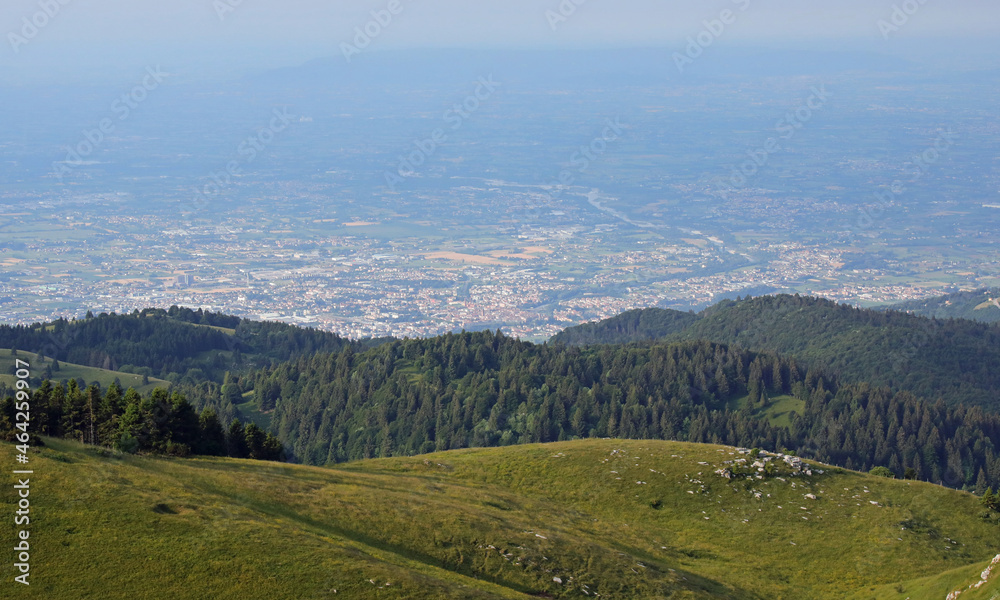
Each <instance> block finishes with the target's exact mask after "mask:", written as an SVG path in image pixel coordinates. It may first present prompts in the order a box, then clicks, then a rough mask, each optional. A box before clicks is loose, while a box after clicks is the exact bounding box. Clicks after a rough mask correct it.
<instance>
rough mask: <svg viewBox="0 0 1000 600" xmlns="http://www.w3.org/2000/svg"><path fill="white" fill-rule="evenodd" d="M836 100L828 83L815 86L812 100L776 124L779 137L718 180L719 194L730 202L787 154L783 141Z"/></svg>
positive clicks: (717, 188) (812, 90) (768, 142)
mask: <svg viewBox="0 0 1000 600" xmlns="http://www.w3.org/2000/svg"><path fill="white" fill-rule="evenodd" d="M832 96H833V94H832V93H831V92H830V91H829V90H827V89H826V84H825V83H821V84H819V86H813V88H812V89H811V90H810V94H809V97H807V98H806V99H805V101H803V102H802V105H801V106H799V107H798V108H796V109H795V110H793V111H789V112H788V114H786V115H785V116H784V117H782V118H781V119H780V120H778V122H777V123H775V125H774V131H775V133H777V134H778V135H777V136H776V137H771V138H768V139H767V141H766V142H764V145H763V146H761V147H760V148H758V149H756V150H747V155H748V156H749V158H748V159H747V160H746V161H744V162H743V163H742V164H740V165H739V166H738V167H735V166H734V167H733V169H732V173H731V174H730V176H729V178H728V179H727V178H724V177H723V178H719V179H716V180H715V185H716V190H715V191H716V193H717V194H719V195H720V196H721V197H722V199H723V200H729V193H730V190H732V189H734V188H736V189H739V188H742V187H744V186H746V185H747V183H748V182H749V181H750V179H751V178H752V177H754V176H756V175H757V174H758V173H759V172H760V170H761V169H763V168H764V167H766V166H767V164H768V163H769V162H770V160H771V156H772V155H774V154H776V153H778V152H781V151H782V150H784V147H783V146H782V145H781V141H780V140H784V141H786V142H787V141H791V140H792V139H794V138H795V136H796V135H797V134H798V132H799V131H800V130H801V129H803V128H804V127H805V126H806V124H808V123H809V122H810V121H812V120H813V118H814V117H815V116H816V113H818V112H819V111H821V110H822V109H823V107H824V106H826V104H827V102H829V100H830V98H831V97H832Z"/></svg>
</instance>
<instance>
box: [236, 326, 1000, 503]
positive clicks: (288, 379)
mask: <svg viewBox="0 0 1000 600" xmlns="http://www.w3.org/2000/svg"><path fill="white" fill-rule="evenodd" d="M246 386H247V387H248V388H249V387H252V388H253V390H254V394H255V395H256V396H257V397H258V402H260V403H261V407H262V408H264V409H265V410H270V409H272V408H273V410H274V413H273V416H272V429H273V431H275V432H276V434H277V435H278V436H279V438H280V439H282V441H283V442H284V443H285V445H286V448H287V449H288V450H289V451H290V453H291V454H292V455H293V456H294V457H295V458H296V459H297V460H300V461H303V462H307V463H311V464H323V463H327V462H341V461H348V460H356V459H361V458H371V457H384V456H394V455H411V454H417V453H426V452H431V451H439V450H450V449H456V448H466V447H485V446H503V445H510V444H522V443H535V442H551V441H557V440H568V439H575V438H588V437H617V438H631V439H673V440H680V441H690V442H703V443H716V444H727V445H734V446H745V447H760V448H766V449H769V450H774V451H779V450H795V451H799V452H800V453H801V454H802V455H804V456H809V457H812V458H815V459H818V460H821V461H824V462H828V463H832V464H834V465H839V466H844V467H847V468H853V469H858V470H868V469H870V468H872V467H875V466H884V467H887V468H888V469H890V470H891V471H892V472H893V473H894V474H896V475H897V476H899V477H903V476H905V475H906V474H907V472H908V470H911V471H910V473H911V476H913V477H915V478H919V479H923V480H928V481H934V482H939V483H944V484H946V485H950V486H952V487H958V488H975V487H982V490H985V489H986V486H993V487H996V486H997V484H998V483H1000V452H998V448H1000V417H998V416H996V415H992V414H989V413H986V412H984V411H983V410H982V409H980V408H977V407H973V408H966V407H962V406H958V407H955V406H948V405H946V404H945V403H943V402H941V401H938V402H934V403H929V402H927V401H924V400H922V399H919V398H917V397H916V396H914V395H913V394H911V393H909V392H893V391H891V390H890V389H889V388H887V387H878V386H870V385H868V384H843V385H842V384H840V383H839V382H838V381H837V379H836V378H835V377H833V376H831V375H829V374H828V373H826V372H824V371H823V370H820V369H817V368H806V367H805V366H803V365H801V364H800V363H798V362H797V361H796V360H795V359H792V358H786V357H780V356H777V355H773V354H769V353H758V352H750V351H746V350H743V349H740V348H737V347H733V346H727V345H724V344H715V343H710V342H683V343H676V344H646V345H631V346H630V345H617V346H594V347H586V348H578V347H566V346H562V345H534V344H530V343H527V342H521V341H518V340H516V339H512V338H509V337H506V336H504V335H503V334H501V333H500V332H495V333H494V332H488V331H487V332H479V333H462V334H449V335H445V336H442V337H438V338H432V339H422V340H401V341H394V342H391V343H388V344H385V345H383V346H380V347H378V348H376V349H372V350H369V351H366V352H363V353H356V352H354V351H353V349H351V348H345V349H344V350H343V351H341V352H338V353H331V354H323V355H315V356H312V357H302V358H300V359H298V360H295V361H291V362H288V363H285V364H282V365H278V366H276V367H273V368H269V369H265V370H262V371H260V372H258V373H257V374H256V375H255V376H253V379H252V381H251V380H249V378H248V380H247V381H246ZM781 398H793V399H795V400H797V401H798V403H799V405H800V406H801V407H802V410H801V411H799V412H797V413H794V414H792V415H791V419H790V426H779V425H776V424H774V423H772V422H771V421H770V419H769V417H768V408H769V407H770V406H771V404H772V403H773V402H775V401H776V400H777V399H781Z"/></svg>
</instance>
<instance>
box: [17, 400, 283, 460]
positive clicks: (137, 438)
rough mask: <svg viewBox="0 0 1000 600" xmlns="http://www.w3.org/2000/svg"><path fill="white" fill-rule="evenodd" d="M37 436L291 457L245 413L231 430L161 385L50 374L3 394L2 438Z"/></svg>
mask: <svg viewBox="0 0 1000 600" xmlns="http://www.w3.org/2000/svg"><path fill="white" fill-rule="evenodd" d="M26 415H30V419H27V418H26ZM38 435H44V436H50V437H60V438H67V439H72V440H76V441H78V442H82V443H84V444H90V445H97V446H104V447H107V448H115V449H117V450H121V451H123V452H126V453H132V454H134V453H136V452H144V453H153V454H170V455H175V456H187V455H189V454H203V455H209V456H231V457H234V458H255V459H261V460H281V459H282V458H284V453H283V450H282V447H281V443H280V442H279V441H278V440H277V438H275V437H274V436H272V435H271V434H269V433H267V432H265V431H262V430H261V429H259V428H258V427H257V426H255V425H253V424H250V425H248V426H247V427H246V428H244V427H243V424H242V423H240V421H238V420H234V421H232V422H231V423H230V425H229V428H228V430H224V429H223V427H222V424H221V422H220V420H219V416H218V414H217V413H216V411H215V410H213V409H211V408H205V409H204V410H202V411H201V414H200V415H199V414H198V413H197V412H196V411H195V408H194V406H193V405H192V404H191V403H189V402H188V400H187V399H186V398H185V397H184V396H183V395H181V394H179V393H177V392H174V393H172V394H171V393H169V392H167V390H164V389H162V388H158V389H155V390H153V391H152V392H151V393H150V394H149V395H147V396H142V395H141V394H139V393H138V392H136V391H135V390H134V389H128V390H123V389H122V388H121V387H120V386H118V385H115V384H112V385H111V386H109V387H108V388H107V389H106V390H102V389H101V388H100V387H99V386H97V385H90V386H88V387H87V388H86V389H83V388H80V387H79V386H78V385H77V382H76V381H74V380H70V381H69V383H68V385H67V386H66V387H63V386H62V385H59V384H57V385H55V386H53V385H52V384H51V383H49V382H48V381H46V382H44V383H42V385H41V386H40V387H39V388H38V389H35V390H34V391H33V392H32V393H31V394H30V395H28V394H27V393H23V394H22V395H21V396H16V395H15V394H14V393H13V391H11V393H10V395H7V396H6V399H5V400H3V401H0V440H3V441H17V442H19V443H22V444H24V443H27V441H28V439H29V436H38Z"/></svg>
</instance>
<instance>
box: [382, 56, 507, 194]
mask: <svg viewBox="0 0 1000 600" xmlns="http://www.w3.org/2000/svg"><path fill="white" fill-rule="evenodd" d="M500 86H501V84H500V83H498V82H496V81H494V80H493V75H492V74H491V75H489V76H487V77H480V78H479V79H478V80H477V82H476V89H475V90H474V91H473V92H472V93H471V94H469V95H468V96H466V98H465V100H463V101H462V102H459V103H457V104H455V105H454V106H453V107H451V108H449V109H448V110H446V111H445V113H444V115H443V116H442V120H443V121H444V123H445V124H446V125H447V126H448V127H447V128H445V127H438V128H436V129H434V131H432V132H431V133H430V135H429V136H428V137H426V138H423V139H420V138H418V139H415V140H413V146H414V149H413V150H412V151H410V153H409V154H402V155H400V156H399V157H398V158H399V162H398V163H397V165H396V170H395V171H386V172H385V183H386V185H387V186H389V189H390V190H391V191H393V192H395V191H396V186H397V185H399V184H400V183H403V181H404V180H405V179H406V178H408V177H414V176H416V174H417V169H419V168H420V167H421V166H423V165H424V164H425V163H426V162H427V161H428V160H430V158H431V157H432V156H434V154H435V153H436V152H437V149H438V148H439V147H441V145H442V144H444V143H445V142H447V141H448V131H458V130H459V129H461V128H462V125H464V124H465V122H466V121H468V120H469V119H470V118H471V117H472V115H473V114H475V113H476V111H478V110H479V109H480V107H482V105H483V103H484V102H486V101H487V100H489V99H490V97H491V96H493V94H494V93H496V91H497V88H499V87H500Z"/></svg>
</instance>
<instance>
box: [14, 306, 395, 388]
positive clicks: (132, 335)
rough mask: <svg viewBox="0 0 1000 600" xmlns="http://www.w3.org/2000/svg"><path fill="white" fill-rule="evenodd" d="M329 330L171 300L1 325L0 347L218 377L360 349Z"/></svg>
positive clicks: (169, 374)
mask: <svg viewBox="0 0 1000 600" xmlns="http://www.w3.org/2000/svg"><path fill="white" fill-rule="evenodd" d="M377 343H379V342H378V341H377V340H373V341H364V342H352V341H349V340H345V339H344V338H341V337H339V336H337V335H335V334H332V333H327V332H322V331H317V330H314V329H304V328H301V327H294V326H292V325H286V324H284V323H275V322H267V321H250V320H246V319H240V318H239V317H231V316H226V315H221V314H217V313H211V312H205V311H202V310H200V309H199V310H191V309H188V308H178V307H176V306H174V307H171V308H170V309H169V310H161V309H146V310H143V311H141V312H140V311H135V312H133V313H132V314H129V315H115V314H110V315H109V314H104V313H102V314H100V315H98V316H93V315H92V314H90V313H88V316H87V318H84V319H76V320H72V321H70V320H66V319H59V320H57V321H54V322H52V323H48V324H35V325H30V326H10V325H0V348H17V349H19V350H26V351H28V352H33V353H38V354H41V355H43V356H45V357H47V358H54V359H57V360H60V361H63V362H70V363H75V364H79V365H84V366H88V367H98V368H102V369H109V370H113V371H122V372H127V373H137V374H140V375H143V374H144V375H148V376H150V377H158V378H160V379H166V380H169V381H171V382H173V383H180V382H184V383H188V384H198V383H200V382H201V381H203V380H205V379H211V380H214V381H219V382H221V381H222V378H223V377H224V375H225V373H226V372H227V371H236V370H248V369H253V368H261V367H264V366H267V365H269V364H272V363H274V362H280V361H285V360H289V359H291V358H293V357H295V356H299V355H303V354H314V353H316V352H336V351H338V350H340V349H341V348H344V347H345V346H353V347H354V348H355V349H362V348H365V347H369V346H372V345H375V344H377Z"/></svg>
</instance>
